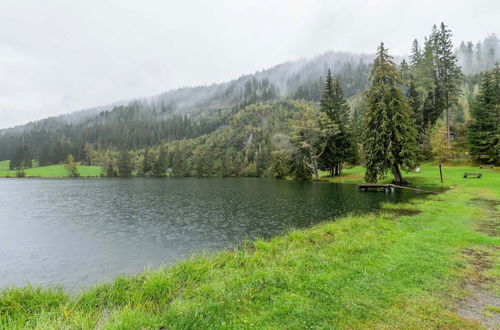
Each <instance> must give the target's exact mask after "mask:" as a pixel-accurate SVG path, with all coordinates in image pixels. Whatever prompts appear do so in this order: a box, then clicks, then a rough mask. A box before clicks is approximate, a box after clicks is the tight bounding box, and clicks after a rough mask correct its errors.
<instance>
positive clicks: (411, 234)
mask: <svg viewBox="0 0 500 330" xmlns="http://www.w3.org/2000/svg"><path fill="white" fill-rule="evenodd" d="M433 170H435V169H434V168H433V167H432V166H430V165H429V166H425V167H423V168H422V172H421V173H419V174H411V177H412V179H413V178H414V179H416V180H415V181H418V183H419V184H440V183H435V180H436V175H435V173H434V172H432V171H433ZM469 170H470V168H468V167H453V168H451V167H450V168H445V180H446V181H445V184H446V185H456V187H455V188H454V189H451V190H449V191H447V192H446V193H444V194H439V195H432V196H429V197H428V198H427V199H423V200H421V199H419V200H416V201H414V202H413V203H408V204H404V205H387V206H386V207H387V211H384V212H381V213H377V214H372V215H367V216H351V217H345V218H342V219H337V220H336V221H332V222H325V223H323V224H320V225H317V226H314V227H312V228H310V229H305V230H297V231H293V232H290V233H287V234H284V235H281V236H279V237H276V238H274V239H272V240H270V241H264V240H257V241H255V242H248V243H247V244H245V245H244V246H243V247H242V248H239V249H236V250H234V251H223V252H219V253H216V254H214V255H207V256H198V257H193V258H192V259H191V260H188V261H183V262H179V263H177V264H175V265H174V266H171V267H164V268H162V269H160V270H157V271H146V272H144V273H142V274H140V275H137V276H133V277H124V278H119V279H116V280H115V281H114V282H113V283H110V284H103V285H98V286H95V287H94V288H91V289H89V290H86V291H84V292H82V293H81V294H79V295H78V296H76V297H70V296H68V295H67V294H66V293H64V292H63V291H61V290H55V289H54V290H49V289H36V288H31V287H25V288H13V289H6V290H3V291H2V292H1V293H0V320H1V321H0V326H3V327H4V328H40V329H63V328H70V329H72V328H104V329H142V328H145V329H159V328H162V327H163V328H166V329H255V328H259V329H262V328H263V329H302V328H321V329H323V328H325V329H326V328H327V329H331V328H348V329H384V328H409V329H417V328H419V329H420V328H423V329H431V328H433V329H434V328H440V329H477V328H480V325H479V324H478V323H476V322H475V321H472V320H468V319H464V318H462V317H461V316H459V315H458V314H457V312H456V309H457V308H458V306H459V305H460V301H461V299H464V298H465V297H467V295H468V294H469V293H468V290H467V287H466V285H465V283H467V281H469V280H470V279H471V278H475V277H478V278H479V277H480V278H488V279H489V281H485V289H486V290H489V291H490V292H491V294H496V295H498V294H499V292H498V286H496V285H495V283H498V282H495V281H497V280H498V276H499V274H500V273H499V269H500V267H499V263H498V256H499V252H500V249H498V247H499V244H500V240H499V238H498V236H497V235H496V234H495V233H496V232H495V231H493V232H490V231H484V230H483V231H482V230H481V228H482V227H481V224H482V223H483V222H484V221H495V223H496V224H497V225H498V221H499V216H498V213H499V211H500V210H499V209H498V201H499V200H500V173H499V172H498V171H496V170H483V173H484V177H483V178H481V179H462V178H461V174H463V172H464V171H469ZM475 171H478V170H477V169H476V170H475ZM346 172H347V171H346ZM346 175H347V176H349V175H352V176H353V177H354V176H356V175H362V174H361V170H360V169H358V168H355V169H353V172H352V173H346ZM437 178H439V173H438V174H437ZM349 180H356V179H355V178H350V179H349ZM360 193H362V192H360ZM394 209H397V210H399V211H401V210H412V211H414V212H412V214H413V215H412V216H410V215H398V213H395V212H394ZM419 211H421V213H418V212H419ZM290 216H293V214H291V215H290ZM470 250H478V251H488V253H487V254H486V255H487V256H488V257H487V258H488V263H486V264H487V265H489V266H488V267H485V268H484V269H481V270H478V269H477V268H476V267H475V264H473V263H471V262H469V261H470V260H469V259H468V256H467V255H466V254H464V251H470ZM485 258H486V257H485ZM62 271H63V270H62ZM478 272H482V273H481V274H478ZM490 310H491V308H490Z"/></svg>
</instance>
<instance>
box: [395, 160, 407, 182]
mask: <svg viewBox="0 0 500 330" xmlns="http://www.w3.org/2000/svg"><path fill="white" fill-rule="evenodd" d="M391 170H392V174H393V175H394V183H395V184H397V185H405V184H407V183H408V182H407V181H406V180H405V179H404V178H403V176H402V175H401V171H400V170H399V165H398V164H394V165H392V168H391Z"/></svg>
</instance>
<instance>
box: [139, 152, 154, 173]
mask: <svg viewBox="0 0 500 330" xmlns="http://www.w3.org/2000/svg"><path fill="white" fill-rule="evenodd" d="M153 166H154V160H153V158H152V157H151V153H150V151H149V148H146V151H145V152H144V160H143V161H142V168H141V174H142V175H145V176H148V175H150V174H151V171H152V170H153Z"/></svg>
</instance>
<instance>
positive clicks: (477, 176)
mask: <svg viewBox="0 0 500 330" xmlns="http://www.w3.org/2000/svg"><path fill="white" fill-rule="evenodd" d="M482 175H483V174H482V173H464V178H468V177H474V178H478V179H480V178H481V176H482Z"/></svg>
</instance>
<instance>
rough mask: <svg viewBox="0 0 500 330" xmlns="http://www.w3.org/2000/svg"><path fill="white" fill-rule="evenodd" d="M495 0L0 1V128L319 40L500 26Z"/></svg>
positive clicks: (230, 73)
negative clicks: (441, 26)
mask: <svg viewBox="0 0 500 330" xmlns="http://www.w3.org/2000/svg"><path fill="white" fill-rule="evenodd" d="M499 12H500V2H498V1H495V0H491V1H488V0H482V1H481V0H479V1H475V2H471V1H431V0H424V1H418V2H417V1H397V0H394V1H388V0H385V1H384V0H377V1H374V0H370V1H352V0H350V1H335V2H333V1H319V0H318V1H305V0H304V1H299V0H294V1H216V0H214V1H182V2H180V1H175V2H168V3H167V2H165V1H141V2H137V1H123V0H121V1H112V0H101V1H97V0H96V1H90V0H89V1H85V2H68V1H62V0H60V1H57V0H47V1H43V2H40V1H34V0H32V1H14V0H13V1H11V0H0V128H5V127H9V126H13V125H18V124H22V123H25V122H27V121H31V120H36V119H41V118H44V117H48V116H53V115H58V114H62V113H68V112H71V111H75V110H79V109H84V108H89V107H94V106H99V105H106V104H111V103H113V102H117V101H121V100H129V99H133V98H136V97H141V96H148V95H154V94H158V93H161V92H164V91H166V90H169V89H173V88H177V87H181V86H193V85H203V84H210V83H213V82H223V81H228V80H231V79H234V78H237V77H239V76H240V75H241V74H245V73H252V72H255V71H258V70H262V69H265V68H269V67H272V66H273V65H276V64H279V63H282V62H286V61H288V60H295V59H298V58H311V57H314V56H315V55H318V54H320V53H324V52H325V51H328V50H336V51H349V52H355V53H367V54H370V53H372V52H374V50H375V49H376V46H377V44H378V43H379V42H380V41H384V42H385V43H386V45H387V46H388V47H389V49H390V51H391V53H392V54H394V55H404V54H407V53H408V52H409V49H410V46H411V41H412V40H413V39H414V38H418V39H420V40H421V39H422V38H423V36H425V35H427V34H428V33H429V32H430V27H431V26H432V24H435V23H439V22H441V21H444V22H445V23H446V24H447V25H449V27H450V28H451V29H452V31H453V32H454V41H455V46H457V47H458V46H459V43H460V42H461V41H472V42H473V43H474V44H475V43H476V42H477V41H479V40H483V39H484V38H485V37H487V36H488V35H490V34H491V33H497V34H499V33H500V20H498V13H499Z"/></svg>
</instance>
